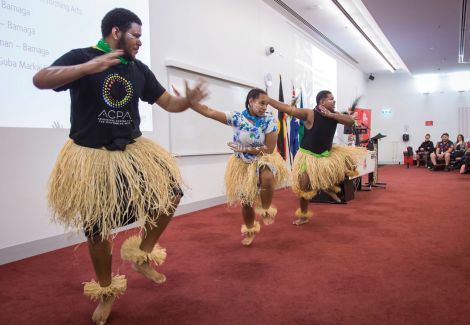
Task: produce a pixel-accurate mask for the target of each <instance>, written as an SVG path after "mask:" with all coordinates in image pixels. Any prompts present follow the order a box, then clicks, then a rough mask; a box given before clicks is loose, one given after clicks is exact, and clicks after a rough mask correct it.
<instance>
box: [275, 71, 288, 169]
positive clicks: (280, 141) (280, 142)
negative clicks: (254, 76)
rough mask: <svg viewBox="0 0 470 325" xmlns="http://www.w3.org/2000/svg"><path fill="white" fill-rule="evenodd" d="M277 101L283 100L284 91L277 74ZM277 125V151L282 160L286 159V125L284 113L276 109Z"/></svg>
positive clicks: (280, 78)
mask: <svg viewBox="0 0 470 325" xmlns="http://www.w3.org/2000/svg"><path fill="white" fill-rule="evenodd" d="M279 101H280V102H281V103H283V102H284V92H283V90H282V77H281V75H279ZM277 125H278V130H279V133H278V134H277V151H278V152H279V154H280V155H281V157H282V158H283V159H284V160H287V137H286V134H287V130H286V129H287V125H286V114H285V113H284V112H281V111H278V113H277Z"/></svg>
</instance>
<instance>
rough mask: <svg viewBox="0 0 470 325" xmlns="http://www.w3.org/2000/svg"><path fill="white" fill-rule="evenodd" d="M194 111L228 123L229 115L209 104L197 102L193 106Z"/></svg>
mask: <svg viewBox="0 0 470 325" xmlns="http://www.w3.org/2000/svg"><path fill="white" fill-rule="evenodd" d="M191 108H192V109H193V111H195V112H198V113H199V114H201V115H203V116H205V117H208V118H211V119H213V120H216V121H219V122H220V123H222V124H227V116H226V115H225V113H224V112H221V111H217V110H215V109H212V108H210V107H209V106H207V105H204V104H200V103H196V104H193V105H192V106H191Z"/></svg>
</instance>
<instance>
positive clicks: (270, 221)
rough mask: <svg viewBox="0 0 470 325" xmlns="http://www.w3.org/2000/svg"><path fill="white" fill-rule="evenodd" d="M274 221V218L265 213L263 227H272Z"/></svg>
mask: <svg viewBox="0 0 470 325" xmlns="http://www.w3.org/2000/svg"><path fill="white" fill-rule="evenodd" d="M274 219H275V216H271V215H269V214H268V213H266V214H265V215H264V216H263V223H264V225H265V226H269V225H272V224H273V223H274Z"/></svg>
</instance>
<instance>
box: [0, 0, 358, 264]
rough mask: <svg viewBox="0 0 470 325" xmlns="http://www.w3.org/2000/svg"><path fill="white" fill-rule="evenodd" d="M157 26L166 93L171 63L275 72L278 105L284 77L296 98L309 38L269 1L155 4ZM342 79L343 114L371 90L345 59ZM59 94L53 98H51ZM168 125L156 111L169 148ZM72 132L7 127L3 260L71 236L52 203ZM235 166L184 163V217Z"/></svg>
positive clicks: (154, 40)
mask: <svg viewBox="0 0 470 325" xmlns="http://www.w3.org/2000/svg"><path fill="white" fill-rule="evenodd" d="M150 22H151V23H150V26H143V32H144V33H147V32H149V33H150V36H151V44H144V46H150V47H151V52H152V64H151V67H152V70H153V71H154V72H155V74H156V76H157V78H158V79H159V80H160V82H161V83H162V84H163V85H164V86H165V87H167V86H168V85H167V74H166V68H165V65H164V62H165V60H167V59H172V60H177V61H181V62H184V63H187V64H191V65H193V66H199V67H201V68H204V69H206V70H211V71H216V72H218V73H222V74H225V75H227V76H231V77H234V78H238V79H242V80H250V81H253V82H254V83H255V84H258V85H260V86H262V85H263V78H264V75H265V74H266V73H267V72H270V73H271V74H272V75H273V77H274V85H273V86H272V87H271V88H270V90H269V93H270V94H271V95H272V96H273V97H275V98H276V97H277V94H278V81H277V76H278V75H279V74H282V76H283V80H284V90H285V96H286V99H288V98H289V94H290V88H291V83H290V80H295V76H294V75H293V73H294V72H293V71H294V63H293V62H294V59H295V58H294V53H293V52H294V50H293V49H294V37H293V35H295V33H299V35H302V37H307V36H305V35H304V34H303V33H302V32H300V31H298V30H297V29H295V28H293V27H292V26H291V25H290V24H288V23H287V22H286V18H284V17H283V16H281V15H280V14H279V13H277V12H276V11H274V10H273V9H272V8H271V7H269V6H268V5H267V4H265V3H264V2H262V1H261V0H239V1H231V0H198V1H186V0H173V1H163V0H160V1H150ZM266 46H274V47H275V48H276V54H275V55H271V56H269V57H268V56H266V55H265V47H266ZM338 76H339V81H338V94H337V99H338V107H342V106H346V105H348V104H349V103H350V101H351V99H352V98H354V97H355V96H356V95H357V94H360V93H363V91H364V88H365V83H364V77H363V75H362V73H361V72H360V71H358V70H357V69H355V68H353V67H351V66H349V64H347V63H345V62H344V61H342V60H341V59H339V60H338ZM54 95H55V94H54V93H53V92H52V91H50V96H54ZM18 100H20V99H18ZM307 104H308V103H306V105H307ZM233 109H241V108H240V107H234V108H233ZM38 114H40V112H38ZM168 121H169V117H168V114H167V113H165V112H163V111H162V110H161V109H158V108H156V110H155V115H154V130H155V131H154V132H153V133H150V134H146V136H148V137H150V138H153V139H154V140H156V141H158V142H159V143H160V144H162V145H163V146H165V147H167V148H168V147H169V130H168ZM181 127H184V126H181ZM66 131H67V130H54V129H52V130H51V129H45V130H36V129H7V128H0V137H1V138H2V139H3V141H2V143H0V148H1V152H2V158H1V160H0V179H1V180H2V183H1V188H0V206H1V207H2V209H1V220H2V227H1V228H0V253H1V252H2V249H5V248H9V247H14V246H17V245H20V244H24V243H31V242H33V241H38V240H43V239H47V238H51V237H53V236H58V235H61V234H63V229H62V227H60V226H57V225H52V224H50V223H49V213H48V211H47V207H46V201H45V197H46V185H47V178H48V175H49V173H50V170H51V169H52V166H53V163H54V161H55V158H56V156H57V154H58V151H59V150H60V148H61V146H62V144H63V143H64V142H65V140H66V138H67V132H66ZM195 141H197V135H195ZM227 159H228V156H227V155H214V156H199V157H197V156H196V157H180V158H178V160H179V163H180V167H181V170H182V173H183V177H184V180H185V182H186V184H187V185H188V186H189V187H190V188H191V190H190V191H188V192H187V193H186V195H185V197H184V199H183V201H182V209H179V211H180V212H181V211H185V206H186V207H187V206H191V204H193V205H192V206H193V207H194V206H195V205H194V204H195V203H196V204H197V203H198V202H202V201H207V200H209V201H210V200H212V202H216V201H217V200H219V201H220V202H222V201H221V200H220V199H221V196H222V195H223V174H224V169H225V162H226V161H227ZM214 200H215V201H214ZM186 210H187V209H186ZM4 251H5V250H4ZM23 255H24V252H23Z"/></svg>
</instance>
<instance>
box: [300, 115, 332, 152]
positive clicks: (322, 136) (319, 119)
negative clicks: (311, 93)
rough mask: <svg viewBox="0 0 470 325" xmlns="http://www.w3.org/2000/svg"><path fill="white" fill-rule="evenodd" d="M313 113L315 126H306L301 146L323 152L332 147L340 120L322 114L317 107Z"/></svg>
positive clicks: (312, 150)
mask: <svg viewBox="0 0 470 325" xmlns="http://www.w3.org/2000/svg"><path fill="white" fill-rule="evenodd" d="M313 114H314V120H313V126H312V128H311V129H310V130H309V129H307V128H305V131H304V137H303V138H302V143H301V144H300V147H301V148H304V149H307V150H309V151H311V152H313V153H316V154H321V153H322V152H324V151H325V150H330V149H331V146H332V145H333V138H334V136H335V132H336V126H337V125H338V122H337V121H336V120H334V119H332V118H328V117H325V116H323V115H321V113H320V112H318V111H317V110H316V109H314V110H313Z"/></svg>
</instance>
